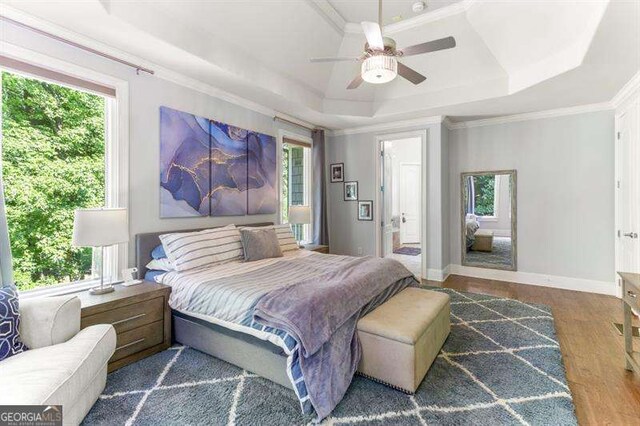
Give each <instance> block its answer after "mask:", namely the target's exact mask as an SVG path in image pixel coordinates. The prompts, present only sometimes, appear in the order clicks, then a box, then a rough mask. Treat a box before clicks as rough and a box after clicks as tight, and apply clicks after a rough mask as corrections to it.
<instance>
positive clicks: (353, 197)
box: [344, 181, 358, 201]
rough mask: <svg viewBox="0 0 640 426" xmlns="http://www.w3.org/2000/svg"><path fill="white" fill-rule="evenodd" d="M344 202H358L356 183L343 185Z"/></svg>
mask: <svg viewBox="0 0 640 426" xmlns="http://www.w3.org/2000/svg"><path fill="white" fill-rule="evenodd" d="M344 200H345V201H358V182H357V181H352V182H345V183H344Z"/></svg>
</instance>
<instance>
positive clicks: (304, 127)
mask: <svg viewBox="0 0 640 426" xmlns="http://www.w3.org/2000/svg"><path fill="white" fill-rule="evenodd" d="M273 120H274V121H276V120H277V121H284V122H285V123H289V124H293V125H294V126H298V127H302V128H303V129H307V130H309V131H310V132H313V131H314V130H322V127H317V126H316V127H309V126H305V125H304V124H300V123H296V122H295V121H291V120H287V119H286V118H282V117H280V116H278V115H276V116H274V117H273Z"/></svg>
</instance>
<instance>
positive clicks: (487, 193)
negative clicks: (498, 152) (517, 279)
mask: <svg viewBox="0 0 640 426" xmlns="http://www.w3.org/2000/svg"><path fill="white" fill-rule="evenodd" d="M460 188H461V194H460V200H461V209H460V210H461V226H462V229H461V231H462V232H461V235H462V265H464V266H475V267H480V268H492V269H503V270H508V271H516V270H517V242H518V238H517V217H516V212H517V208H516V206H517V198H516V171H515V170H496V171H488V172H472V173H462V174H461V179H460Z"/></svg>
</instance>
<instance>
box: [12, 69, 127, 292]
mask: <svg viewBox="0 0 640 426" xmlns="http://www.w3.org/2000/svg"><path fill="white" fill-rule="evenodd" d="M1 83H2V86H1V88H0V89H1V92H2V126H1V130H2V137H1V138H0V147H1V149H2V150H1V153H2V158H1V160H2V176H3V182H4V190H5V201H6V210H7V222H8V226H9V238H10V242H11V250H12V255H13V270H14V279H15V281H16V285H17V287H18V289H19V290H21V291H24V290H29V289H34V288H38V287H45V286H52V285H56V284H69V283H73V282H78V281H90V280H92V279H95V278H96V277H97V276H98V271H99V269H98V268H100V266H101V265H100V264H99V263H98V262H99V259H100V258H99V249H98V250H97V251H96V253H95V255H94V253H93V250H92V249H91V248H74V247H72V246H71V237H72V233H73V215H74V210H75V209H77V208H86V207H100V206H112V205H113V206H115V204H114V203H115V200H116V199H117V197H114V196H113V194H114V191H116V190H117V188H114V185H113V184H112V183H111V182H115V181H116V180H115V179H114V178H113V175H114V171H113V170H110V168H109V167H107V164H108V162H107V159H108V157H109V155H108V154H109V152H110V150H111V149H112V147H110V140H109V139H110V138H109V136H108V135H110V134H112V129H110V126H111V125H112V124H113V123H111V121H112V120H111V118H110V117H111V116H112V113H111V109H112V108H113V107H114V103H115V100H114V99H113V98H111V97H109V96H102V95H99V94H93V93H89V92H87V91H84V90H79V89H76V88H71V87H67V85H65V86H62V85H59V84H55V83H53V82H45V81H42V80H39V79H34V78H30V77H24V76H22V75H19V74H16V73H14V72H8V71H2V81H1ZM88 84H91V83H88ZM117 259H118V253H117V247H111V248H108V249H107V250H105V260H104V262H105V272H104V274H105V280H108V279H110V278H111V277H114V278H115V276H116V273H117V272H116V271H117V270H118V265H117V263H118V262H117Z"/></svg>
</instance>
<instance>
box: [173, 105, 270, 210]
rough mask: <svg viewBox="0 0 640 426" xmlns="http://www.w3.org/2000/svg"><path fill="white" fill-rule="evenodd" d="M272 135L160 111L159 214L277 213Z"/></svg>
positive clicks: (188, 115) (180, 113) (176, 112)
mask: <svg viewBox="0 0 640 426" xmlns="http://www.w3.org/2000/svg"><path fill="white" fill-rule="evenodd" d="M276 170H277V149H276V141H275V138H274V137H273V136H269V135H265V134H262V133H258V132H253V131H249V130H245V129H241V128H239V127H235V126H231V125H229V124H225V123H221V122H218V121H215V120H209V119H206V118H202V117H198V116H195V115H193V114H189V113H185V112H181V111H177V110H174V109H171V108H167V107H161V108H160V187H161V195H160V216H161V217H163V218H165V217H191V216H207V215H211V216H243V215H246V214H252V215H253V214H273V213H276V211H277V204H278V203H277V190H276V187H277V176H276Z"/></svg>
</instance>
